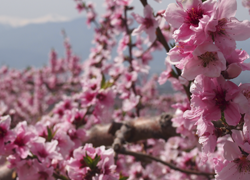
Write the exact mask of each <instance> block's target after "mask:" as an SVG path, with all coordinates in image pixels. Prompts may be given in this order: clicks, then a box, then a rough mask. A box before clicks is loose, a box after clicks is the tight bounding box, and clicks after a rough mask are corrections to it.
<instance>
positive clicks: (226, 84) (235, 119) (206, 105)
mask: <svg viewBox="0 0 250 180" xmlns="http://www.w3.org/2000/svg"><path fill="white" fill-rule="evenodd" d="M191 93H192V99H191V111H194V110H195V108H192V107H198V109H200V110H202V111H203V113H202V114H203V115H202V116H203V118H204V119H205V120H207V121H212V120H219V119H220V118H221V113H222V112H223V113H224V116H225V120H226V122H227V123H228V124H229V125H232V126H235V125H237V124H238V123H239V121H240V119H241V113H244V107H243V106H244V105H245V102H246V98H245V97H243V96H239V94H241V93H240V90H239V88H238V86H237V85H236V84H234V83H232V82H230V81H225V79H224V78H223V77H222V76H220V77H218V78H208V77H205V76H202V75H199V76H197V77H196V79H195V82H194V84H193V85H192V86H191ZM238 98H239V99H240V100H239V99H238ZM235 99H237V101H236V102H234V100H235ZM188 112H189V111H187V113H185V114H186V118H188V119H193V118H196V116H195V114H194V115H192V113H188Z"/></svg>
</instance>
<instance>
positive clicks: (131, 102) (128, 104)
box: [122, 94, 140, 112]
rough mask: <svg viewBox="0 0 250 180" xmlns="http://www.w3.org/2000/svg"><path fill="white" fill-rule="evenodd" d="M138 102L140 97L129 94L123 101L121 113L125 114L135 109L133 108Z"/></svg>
mask: <svg viewBox="0 0 250 180" xmlns="http://www.w3.org/2000/svg"><path fill="white" fill-rule="evenodd" d="M139 100H140V96H138V95H137V96H136V95H134V94H131V95H130V97H129V98H128V99H125V100H124V101H123V106H122V109H123V111H125V112H127V111H130V110H132V109H133V108H135V106H136V105H137V104H138V103H139Z"/></svg>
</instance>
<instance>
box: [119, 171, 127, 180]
mask: <svg viewBox="0 0 250 180" xmlns="http://www.w3.org/2000/svg"><path fill="white" fill-rule="evenodd" d="M128 178H129V177H126V176H123V175H122V173H120V177H119V180H127V179H128Z"/></svg>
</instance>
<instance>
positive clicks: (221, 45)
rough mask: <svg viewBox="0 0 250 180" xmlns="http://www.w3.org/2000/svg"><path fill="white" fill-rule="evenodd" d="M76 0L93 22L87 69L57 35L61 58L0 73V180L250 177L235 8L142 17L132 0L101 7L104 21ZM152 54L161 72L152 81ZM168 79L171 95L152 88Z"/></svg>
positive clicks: (208, 0) (249, 103) (225, 2)
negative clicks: (158, 54) (161, 55)
mask: <svg viewBox="0 0 250 180" xmlns="http://www.w3.org/2000/svg"><path fill="white" fill-rule="evenodd" d="M75 2H76V6H77V9H78V11H79V12H82V11H85V12H86V13H87V24H91V23H93V24H94V25H95V28H94V31H95V35H94V40H93V42H94V47H93V48H92V49H91V53H90V55H89V58H88V59H87V60H86V61H85V62H84V63H81V61H80V59H79V57H77V56H76V55H74V53H73V52H72V49H71V45H70V42H69V40H68V39H67V37H66V36H65V43H64V44H65V52H66V53H65V57H64V58H58V57H57V54H56V51H55V50H52V51H51V53H50V60H49V64H48V66H45V67H43V68H40V69H35V68H28V69H26V70H24V71H20V70H13V69H9V68H7V67H2V68H1V69H0V76H1V83H0V89H1V91H0V97H1V98H0V115H1V117H0V160H1V165H2V166H1V168H0V179H4V180H7V179H18V180H29V179H30V180H36V179H37V180H38V179H39V180H55V179H56V180H58V179H62V180H126V179H129V180H159V179H163V180H180V179H187V180H189V179H197V180H203V179H204V180H205V179H215V180H228V179H239V180H248V179H249V178H250V156H249V153H250V130H249V129H250V84H249V83H245V84H240V85H237V84H235V83H233V82H232V81H231V79H234V78H236V77H237V76H239V75H240V73H241V72H242V71H247V70H250V64H248V63H245V62H244V61H245V60H246V59H248V58H249V55H248V54H247V53H246V51H245V50H242V49H240V50H239V49H236V41H244V40H246V39H248V38H249V37H250V22H249V21H247V20H244V21H240V20H238V19H236V18H235V17H234V16H235V13H236V9H237V2H236V0H218V1H217V0H176V3H172V4H169V5H168V7H166V8H165V10H162V11H159V12H154V10H153V9H152V7H151V6H150V1H149V2H147V0H141V4H142V6H143V7H144V9H143V16H140V15H138V14H136V13H135V12H133V7H132V6H131V2H132V0H105V5H106V12H105V14H103V15H102V16H101V17H98V15H97V13H96V11H95V7H94V5H93V4H92V3H86V2H84V1H82V0H75ZM157 2H159V3H160V0H158V1H157ZM242 3H243V5H244V6H245V7H247V8H249V7H250V5H249V1H247V0H243V1H242ZM134 22H136V23H134ZM118 36H119V38H118ZM173 42H174V44H173ZM115 51H116V53H114V52H115ZM155 51H166V53H167V55H166V59H165V64H166V70H165V71H163V72H161V75H160V76H159V77H157V76H153V77H148V75H147V73H148V71H149V68H150V66H149V62H150V61H151V60H152V59H153V56H152V52H155ZM114 54H115V55H114ZM166 81H170V82H171V83H172V86H173V88H174V89H175V91H176V93H173V94H163V93H160V92H159V90H158V88H157V86H158V84H161V85H162V84H164V83H165V82H166ZM6 167H8V168H9V169H7V168H6Z"/></svg>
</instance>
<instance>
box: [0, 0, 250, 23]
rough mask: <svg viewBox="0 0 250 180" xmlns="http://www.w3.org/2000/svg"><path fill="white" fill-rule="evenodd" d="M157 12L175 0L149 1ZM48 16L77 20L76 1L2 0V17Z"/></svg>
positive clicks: (99, 0) (241, 14) (241, 15)
mask: <svg viewBox="0 0 250 180" xmlns="http://www.w3.org/2000/svg"><path fill="white" fill-rule="evenodd" d="M92 2H95V3H96V5H97V12H102V5H103V2H104V0H92ZM148 2H149V3H150V4H151V5H152V6H153V7H154V9H155V10H160V9H166V7H167V4H168V3H171V2H175V0H162V3H161V4H159V3H156V2H155V1H154V0H148ZM237 2H238V11H237V15H236V17H237V18H238V19H239V20H244V19H249V20H250V15H249V13H248V10H247V9H245V8H243V7H242V5H241V0H237ZM133 5H135V7H136V11H138V12H142V6H141V4H140V1H139V0H134V2H133ZM48 14H58V15H61V16H65V17H69V18H75V17H78V16H79V13H78V12H77V11H76V10H75V2H74V0H1V6H0V16H11V17H20V18H38V17H41V16H45V15H48Z"/></svg>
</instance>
